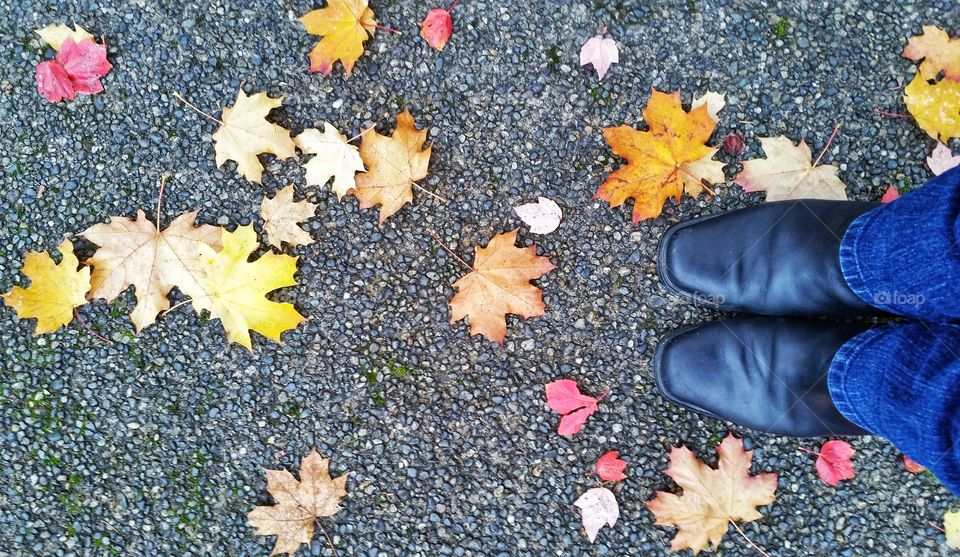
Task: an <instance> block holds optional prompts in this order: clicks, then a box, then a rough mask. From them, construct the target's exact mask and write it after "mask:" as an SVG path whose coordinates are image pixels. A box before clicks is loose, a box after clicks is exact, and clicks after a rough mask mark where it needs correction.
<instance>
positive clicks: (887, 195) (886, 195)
mask: <svg viewBox="0 0 960 557" xmlns="http://www.w3.org/2000/svg"><path fill="white" fill-rule="evenodd" d="M894 199H900V192H898V191H897V188H895V187H893V186H887V191H885V192H883V197H882V198H880V203H890V202H891V201H893V200H894Z"/></svg>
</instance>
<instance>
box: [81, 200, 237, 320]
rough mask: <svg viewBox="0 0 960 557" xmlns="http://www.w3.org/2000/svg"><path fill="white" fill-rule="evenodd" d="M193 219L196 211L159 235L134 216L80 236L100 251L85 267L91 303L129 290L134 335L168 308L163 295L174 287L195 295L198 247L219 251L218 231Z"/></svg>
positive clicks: (198, 273) (115, 219) (97, 226)
mask: <svg viewBox="0 0 960 557" xmlns="http://www.w3.org/2000/svg"><path fill="white" fill-rule="evenodd" d="M196 218H197V211H193V212H189V213H184V214H182V215H180V216H178V217H177V218H175V219H173V222H171V223H170V226H168V227H167V228H166V229H165V230H163V231H161V230H160V227H159V226H158V225H157V224H152V223H151V222H150V221H148V220H147V217H146V215H144V213H143V211H140V210H138V211H137V216H136V218H135V219H129V218H127V217H110V222H109V223H106V224H95V225H93V226H91V227H90V228H88V229H86V230H84V231H83V232H81V233H80V236H83V237H84V238H86V239H87V240H90V241H91V242H93V243H94V244H97V245H98V246H99V249H97V251H96V252H95V253H94V254H93V257H91V258H90V259H88V260H86V261H84V263H85V264H86V265H90V266H92V267H93V274H92V275H91V277H90V284H91V286H92V288H91V290H90V297H91V298H103V299H105V300H106V301H108V302H111V301H113V300H114V299H115V298H116V297H117V296H119V295H120V294H121V293H122V292H123V291H124V290H126V289H127V288H129V287H131V286H133V287H134V290H135V292H136V298H137V305H136V306H135V307H134V308H133V311H132V312H131V313H130V320H131V321H132V322H133V325H134V327H136V329H137V333H139V332H140V331H142V330H143V328H144V327H146V326H148V325H150V324H152V323H153V322H155V321H156V318H157V314H159V313H160V312H161V311H164V310H166V309H168V308H169V307H170V300H169V299H168V298H167V295H168V294H170V291H171V290H172V289H173V287H174V286H177V287H179V288H180V291H181V292H187V291H190V292H196V291H197V290H198V289H199V287H200V285H199V283H198V282H197V281H198V278H199V277H202V276H203V274H204V271H203V269H202V267H201V265H200V262H199V260H198V256H199V247H200V246H201V245H206V246H210V247H211V248H213V249H220V228H218V227H216V226H210V225H206V224H204V225H200V226H194V225H193V223H194V221H195V220H196Z"/></svg>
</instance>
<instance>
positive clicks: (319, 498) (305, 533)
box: [247, 449, 347, 555]
mask: <svg viewBox="0 0 960 557" xmlns="http://www.w3.org/2000/svg"><path fill="white" fill-rule="evenodd" d="M329 466H330V460H329V459H326V458H322V457H321V456H320V455H319V454H318V453H317V451H316V450H315V449H314V450H311V451H310V454H308V455H307V456H305V457H303V458H302V459H301V460H300V480H299V481H297V479H296V478H294V477H293V474H291V473H290V472H288V471H286V470H265V472H266V473H267V491H269V492H270V495H272V496H273V499H274V501H276V504H275V505H260V506H257V507H254V508H253V510H252V511H250V512H249V513H247V523H248V524H250V526H252V527H254V528H256V529H257V535H258V536H277V541H276V543H275V544H274V545H273V550H272V551H270V555H277V554H280V553H287V554H290V555H293V554H294V553H295V552H296V551H297V549H299V548H300V546H301V545H304V544H306V545H310V540H312V539H313V531H314V522H315V521H316V520H317V519H320V518H323V517H325V516H333V515H334V514H336V512H337V511H339V510H340V499H342V498H343V497H345V496H346V495H347V474H344V475H342V476H339V477H337V478H331V477H330V471H329Z"/></svg>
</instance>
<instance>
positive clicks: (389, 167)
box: [353, 110, 433, 223]
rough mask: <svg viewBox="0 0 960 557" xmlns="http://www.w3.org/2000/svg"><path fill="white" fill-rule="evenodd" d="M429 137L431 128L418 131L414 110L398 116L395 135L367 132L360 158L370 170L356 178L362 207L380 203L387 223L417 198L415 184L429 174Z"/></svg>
mask: <svg viewBox="0 0 960 557" xmlns="http://www.w3.org/2000/svg"><path fill="white" fill-rule="evenodd" d="M426 139H427V130H418V129H417V128H416V126H414V123H413V116H411V115H410V111H408V110H404V111H403V112H402V113H400V114H398V115H397V129H396V130H395V131H394V132H393V135H392V136H389V137H388V136H385V135H380V134H379V133H377V131H376V130H370V131H369V132H368V133H366V134H364V136H363V141H361V143H360V158H362V159H363V162H364V164H366V165H367V172H366V173H364V174H359V175H357V177H356V180H357V186H356V188H355V189H354V191H353V194H354V195H355V196H357V199H359V200H360V208H361V209H365V208H367V207H373V206H374V205H380V222H381V223H383V221H385V220H386V219H387V217H389V216H390V215H392V214H394V213H396V212H397V211H398V210H399V209H400V207H403V206H404V205H405V204H407V203H410V202H411V201H413V185H414V183H415V182H416V181H417V180H420V179H421V178H424V177H425V176H426V175H427V167H428V166H429V164H430V152H431V151H432V149H433V147H432V146H429V145H428V146H427V148H426V149H424V150H423V151H421V150H420V149H421V148H422V147H423V143H424V141H426Z"/></svg>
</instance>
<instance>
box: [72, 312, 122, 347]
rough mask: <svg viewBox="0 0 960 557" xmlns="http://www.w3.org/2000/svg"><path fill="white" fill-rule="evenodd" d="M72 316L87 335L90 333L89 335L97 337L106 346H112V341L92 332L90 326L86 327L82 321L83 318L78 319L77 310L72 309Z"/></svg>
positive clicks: (78, 313)
mask: <svg viewBox="0 0 960 557" xmlns="http://www.w3.org/2000/svg"><path fill="white" fill-rule="evenodd" d="M73 315H74V316H75V317H76V318H77V322H79V323H80V325H82V326H83V328H84V329H86V330H87V332H88V333H90V334H91V335H93V336H95V337H97V338H98V339H100V340H102V341H103V342H106V343H107V344H113V341H112V340H110V339H108V338H107V337H105V336H103V335H101V334H100V333H98V332H96V331H94V330H93V329H91V328H90V326H89V325H87V323H86V321H84V320H83V318H82V317H80V312H79V311H77V308H73Z"/></svg>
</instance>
